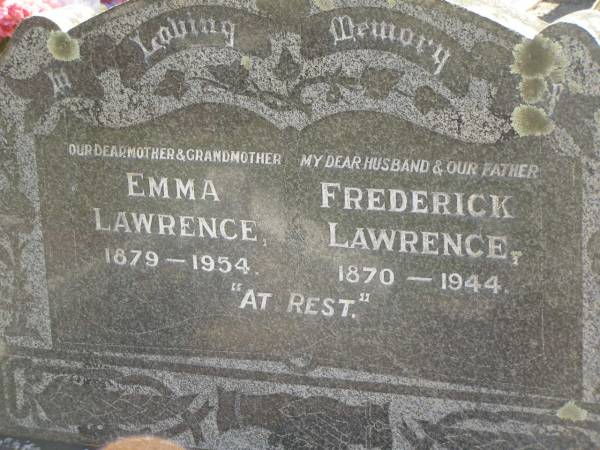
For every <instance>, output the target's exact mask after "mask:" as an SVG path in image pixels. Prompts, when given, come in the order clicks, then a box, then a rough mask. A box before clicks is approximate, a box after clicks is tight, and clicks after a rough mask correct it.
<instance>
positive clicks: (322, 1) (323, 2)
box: [315, 0, 335, 11]
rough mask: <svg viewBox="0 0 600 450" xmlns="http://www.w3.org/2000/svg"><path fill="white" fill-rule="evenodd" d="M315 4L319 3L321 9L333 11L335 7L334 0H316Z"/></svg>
mask: <svg viewBox="0 0 600 450" xmlns="http://www.w3.org/2000/svg"><path fill="white" fill-rule="evenodd" d="M315 5H317V7H318V8H319V9H320V10H321V11H331V10H332V9H334V8H335V4H334V3H333V0H315Z"/></svg>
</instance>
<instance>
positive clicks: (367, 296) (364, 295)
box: [358, 292, 371, 303]
mask: <svg viewBox="0 0 600 450" xmlns="http://www.w3.org/2000/svg"><path fill="white" fill-rule="evenodd" d="M369 300H371V294H367V293H365V292H363V293H361V294H360V297H358V301H359V302H364V303H369Z"/></svg>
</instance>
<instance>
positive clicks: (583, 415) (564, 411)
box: [556, 400, 588, 422]
mask: <svg viewBox="0 0 600 450" xmlns="http://www.w3.org/2000/svg"><path fill="white" fill-rule="evenodd" d="M556 415H557V416H558V417H560V418H561V419H563V420H570V421H573V422H579V421H582V420H586V419H587V416H588V412H587V411H586V410H585V409H583V408H580V407H579V406H577V405H576V404H575V402H574V401H573V400H572V401H570V402H567V403H565V405H564V406H563V407H562V408H560V409H559V410H558V411H557V412H556Z"/></svg>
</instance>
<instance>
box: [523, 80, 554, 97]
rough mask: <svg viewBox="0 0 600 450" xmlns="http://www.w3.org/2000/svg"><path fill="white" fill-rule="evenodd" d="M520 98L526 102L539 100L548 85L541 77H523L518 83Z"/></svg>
mask: <svg viewBox="0 0 600 450" xmlns="http://www.w3.org/2000/svg"><path fill="white" fill-rule="evenodd" d="M519 90H520V91H521V98H522V99H523V100H525V101H526V102H527V103H538V102H541V101H542V100H543V99H544V98H545V97H546V94H547V93H548V85H547V83H546V80H544V79H543V78H525V79H524V80H523V81H521V84H520V85H519Z"/></svg>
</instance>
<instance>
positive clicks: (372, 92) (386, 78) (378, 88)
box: [360, 67, 400, 100]
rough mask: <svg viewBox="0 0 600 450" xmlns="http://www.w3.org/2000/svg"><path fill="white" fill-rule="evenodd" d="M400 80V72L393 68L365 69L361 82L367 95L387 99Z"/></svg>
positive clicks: (377, 98)
mask: <svg viewBox="0 0 600 450" xmlns="http://www.w3.org/2000/svg"><path fill="white" fill-rule="evenodd" d="M399 81H400V73H399V72H397V71H395V70H391V69H376V68H373V67H369V68H367V69H365V71H364V72H363V73H362V76H361V78H360V84H361V85H362V87H363V88H364V89H365V95H366V96H367V97H370V98H372V99H375V100H385V99H386V98H387V97H388V96H389V95H390V93H391V92H392V90H393V89H394V88H395V87H396V85H397V84H398V82H399Z"/></svg>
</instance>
